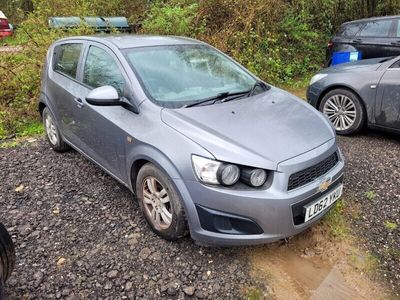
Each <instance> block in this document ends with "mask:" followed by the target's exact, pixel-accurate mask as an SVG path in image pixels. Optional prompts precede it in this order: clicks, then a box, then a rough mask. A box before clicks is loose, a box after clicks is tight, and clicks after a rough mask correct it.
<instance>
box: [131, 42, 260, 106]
mask: <svg viewBox="0 0 400 300" xmlns="http://www.w3.org/2000/svg"><path fill="white" fill-rule="evenodd" d="M126 55H127V58H128V60H129V62H130V63H131V65H132V67H133V69H134V70H135V72H136V74H137V75H138V76H139V78H140V79H141V81H142V83H143V85H144V87H145V89H146V90H147V92H148V94H149V96H150V97H151V98H152V99H153V100H155V101H156V102H158V103H159V104H160V105H162V106H167V107H180V106H183V105H185V104H188V103H194V102H196V101H199V100H202V99H206V98H210V97H213V96H215V95H218V94H219V93H223V92H230V93H235V92H238V91H245V90H249V89H251V87H252V86H253V85H254V84H255V82H256V80H255V79H254V78H253V77H252V76H251V75H250V74H248V73H247V72H245V71H244V70H242V69H241V68H240V67H239V66H237V65H236V64H235V63H234V62H233V61H231V60H230V59H228V58H226V57H225V56H224V55H222V54H220V53H219V52H218V51H216V50H214V49H212V48H211V47H208V46H202V45H201V46H198V45H179V46H158V47H144V48H136V49H130V50H128V51H127V52H126Z"/></svg>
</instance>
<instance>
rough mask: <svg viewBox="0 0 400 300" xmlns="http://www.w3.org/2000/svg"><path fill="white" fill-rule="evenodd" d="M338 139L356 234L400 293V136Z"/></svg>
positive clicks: (382, 135) (391, 285)
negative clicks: (343, 159)
mask: <svg viewBox="0 0 400 300" xmlns="http://www.w3.org/2000/svg"><path fill="white" fill-rule="evenodd" d="M338 141H339V146H340V147H341V150H342V151H343V154H344V156H345V159H346V170H345V175H344V199H345V201H347V202H349V204H350V206H352V207H354V208H355V209H356V213H355V217H354V218H352V229H353V233H354V234H355V235H356V236H357V237H359V238H360V239H361V241H362V242H360V245H364V247H365V250H368V251H369V252H371V253H372V255H373V256H375V257H377V258H378V259H379V264H380V269H381V272H380V276H379V280H382V278H385V281H386V282H388V283H389V286H390V288H391V289H392V291H393V292H394V293H395V294H396V295H397V296H400V205H399V203H400V138H399V136H398V135H391V134H387V133H384V132H379V133H375V132H368V133H363V134H359V135H355V136H351V137H338ZM388 224H396V225H397V227H396V226H388ZM393 227H395V228H393Z"/></svg>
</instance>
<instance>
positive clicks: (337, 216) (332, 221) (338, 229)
mask: <svg viewBox="0 0 400 300" xmlns="http://www.w3.org/2000/svg"><path fill="white" fill-rule="evenodd" d="M345 209H346V205H345V203H344V201H343V200H338V202H337V203H336V205H335V207H333V208H332V209H331V210H330V211H329V212H328V213H327V214H326V216H325V218H324V219H323V221H322V223H323V224H324V225H325V226H327V227H328V229H329V232H330V234H331V235H332V236H334V237H335V238H339V239H345V238H347V237H348V236H349V234H350V227H349V224H348V222H347V220H346V217H345Z"/></svg>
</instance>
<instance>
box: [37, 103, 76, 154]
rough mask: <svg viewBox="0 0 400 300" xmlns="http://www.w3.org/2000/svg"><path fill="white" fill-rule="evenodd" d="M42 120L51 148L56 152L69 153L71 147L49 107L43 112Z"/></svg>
mask: <svg viewBox="0 0 400 300" xmlns="http://www.w3.org/2000/svg"><path fill="white" fill-rule="evenodd" d="M42 118H43V126H44V131H45V133H46V139H47V141H48V143H49V144H50V147H51V148H53V150H54V151H56V152H65V151H68V150H69V149H70V146H69V145H68V144H67V143H66V142H65V141H64V140H63V138H62V136H61V134H60V130H59V129H58V127H57V123H56V121H55V119H54V116H53V114H52V113H51V112H50V110H49V109H48V108H47V107H45V108H44V110H43V113H42Z"/></svg>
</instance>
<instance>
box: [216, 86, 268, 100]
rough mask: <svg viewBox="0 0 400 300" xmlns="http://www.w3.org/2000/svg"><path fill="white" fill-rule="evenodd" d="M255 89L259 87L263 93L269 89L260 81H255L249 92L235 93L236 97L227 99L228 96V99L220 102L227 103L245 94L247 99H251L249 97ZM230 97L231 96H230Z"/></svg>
mask: <svg viewBox="0 0 400 300" xmlns="http://www.w3.org/2000/svg"><path fill="white" fill-rule="evenodd" d="M257 87H261V88H262V89H263V90H264V91H268V90H269V89H270V88H271V87H270V86H269V85H266V84H265V83H264V82H262V81H257V82H256V83H255V84H254V85H253V86H252V88H251V89H250V90H247V91H243V92H240V93H237V94H236V95H235V96H236V97H229V95H228V97H225V98H224V99H223V100H222V101H221V102H228V101H231V100H234V99H237V98H239V97H240V96H242V95H245V94H247V97H251V96H253V94H254V92H255V90H256V89H257ZM231 95H232V96H233V94H231ZM238 96H239V97H238Z"/></svg>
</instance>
